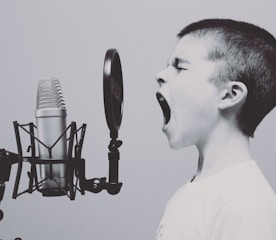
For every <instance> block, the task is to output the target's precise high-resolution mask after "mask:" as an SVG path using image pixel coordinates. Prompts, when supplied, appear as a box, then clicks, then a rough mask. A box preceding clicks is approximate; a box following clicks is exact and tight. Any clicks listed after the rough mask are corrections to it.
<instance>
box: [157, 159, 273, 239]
mask: <svg viewBox="0 0 276 240" xmlns="http://www.w3.org/2000/svg"><path fill="white" fill-rule="evenodd" d="M156 240H276V198H275V194H274V192H273V190H272V189H271V187H270V186H269V184H268V183H267V181H266V179H265V178H264V176H263V174H262V172H261V171H260V169H259V167H258V166H257V164H256V162H255V161H247V162H245V163H241V164H237V165H235V166H232V167H230V168H228V169H226V170H224V171H221V172H220V173H217V174H215V175H212V176H210V177H206V178H204V179H201V180H198V181H195V182H191V183H187V184H185V185H184V186H183V187H181V188H180V189H179V190H178V191H177V192H176V193H175V194H174V196H173V197H172V198H171V199H170V201H169V202H168V204H167V206H166V209H165V213H164V216H163V218H162V220H161V223H160V225H159V228H158V230H157V233H156Z"/></svg>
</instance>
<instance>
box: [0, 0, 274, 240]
mask: <svg viewBox="0 0 276 240" xmlns="http://www.w3.org/2000/svg"><path fill="white" fill-rule="evenodd" d="M275 8H276V3H275V1H274V0H263V1H255V2H254V1H252V0H245V1H240V0H232V1H222V0H205V1H200V0H194V1H187V0H181V1H180V0H179V1H178V0H171V1H163V2H161V1H158V0H151V1H150V0H139V1H130V0H121V1H116V0H109V1H107V0H106V1H100V0H90V1H88V0H86V1H85V0H79V1H71V0H47V1H38V0H18V1H13V0H0V79H1V92H0V104H1V105H0V106H1V108H0V109H1V113H0V148H6V149H8V150H10V151H16V143H15V136H14V132H13V126H12V121H14V120H17V121H18V122H20V123H28V122H32V121H33V122H34V121H35V117H34V110H35V103H36V91H37V86H38V81H39V80H40V79H44V78H51V77H56V78H58V79H59V80H60V82H61V85H62V89H63V93H64V96H65V99H66V103H67V108H68V117H67V121H68V122H70V121H76V122H77V123H78V124H81V123H87V124H88V129H87V133H86V139H85V142H84V150H83V157H84V158H85V159H86V165H87V169H86V176H87V177H88V178H92V177H103V176H107V174H108V160H107V145H108V143H109V132H108V129H107V126H106V122H105V116H104V109H103V93H102V68H103V60H104V55H105V52H106V50H107V49H108V48H117V49H118V51H119V53H120V56H121V61H122V67H123V76H124V84H125V105H124V117H123V122H122V126H121V131H120V138H121V139H122V140H123V141H124V144H123V146H122V147H121V160H120V180H121V181H123V183H124V185H123V188H122V190H121V192H120V194H119V195H116V196H111V195H109V194H108V193H106V192H101V193H99V194H92V193H89V192H87V193H86V194H85V195H84V196H81V195H80V194H78V195H77V198H76V200H75V201H70V200H69V199H67V198H66V197H54V198H45V197H42V196H41V195H40V194H39V193H37V192H36V193H33V194H25V195H22V196H20V197H19V198H18V199H16V200H14V199H12V198H11V195H12V190H13V186H14V179H15V173H16V167H13V170H12V175H11V179H10V181H9V183H8V184H7V187H6V193H5V197H4V201H3V202H2V204H1V205H0V208H1V209H3V210H4V211H5V218H4V220H3V221H2V222H0V239H3V240H11V239H14V238H16V237H17V236H20V237H22V239H23V240H37V239H39V240H49V239H54V240H55V239H68V240H75V239H94V240H108V239H125V240H129V239H131V240H141V239H143V240H150V239H154V235H155V230H156V228H157V226H158V223H159V221H160V218H161V217H162V214H163V210H164V207H165V205H166V203H167V201H168V199H169V198H170V197H171V195H172V194H173V192H174V191H175V190H176V189H177V188H178V187H180V186H181V185H182V184H183V183H184V182H185V181H187V180H188V179H190V178H191V177H192V176H193V174H194V172H195V170H196V165H197V153H196V151H195V149H194V148H193V147H191V148H187V149H183V150H180V151H173V150H171V149H170V148H169V147H168V144H167V140H166V137H165V136H164V135H163V133H162V132H161V125H162V113H161V110H160V108H159V106H158V104H157V101H156V99H155V91H156V90H157V84H156V82H155V75H156V73H157V72H158V71H159V70H161V69H162V68H163V67H165V66H166V63H167V60H168V58H169V57H170V54H171V52H172V50H173V48H174V46H175V43H176V34H177V33H178V31H179V30H180V29H181V28H182V27H183V26H185V25H187V24H189V23H190V22H192V21H195V20H199V19H202V18H207V17H224V18H234V19H238V20H245V21H249V22H252V23H255V24H257V25H260V26H262V27H264V28H266V29H267V30H269V31H270V32H271V33H273V34H274V35H275V34H276V27H275V20H276V17H275ZM275 120H276V113H275V111H274V112H272V113H271V114H270V115H269V116H268V117H267V118H266V120H265V121H264V122H263V124H262V125H261V126H260V127H259V128H258V130H257V132H256V136H255V139H254V140H253V141H251V148H252V155H253V157H254V158H255V159H256V160H257V161H258V163H259V165H260V166H261V168H262V169H263V171H264V173H265V175H266V176H267V179H268V181H269V182H270V183H271V185H272V187H273V188H274V189H276V177H275V174H274V172H275V171H276V163H275V161H276V159H275V147H276V145H275V138H276V137H275V126H276V123H275ZM28 170H29V165H28V164H27V165H26V167H25V168H24V171H23V175H22V181H21V189H24V188H26V187H27V180H28V179H27V175H26V171H28Z"/></svg>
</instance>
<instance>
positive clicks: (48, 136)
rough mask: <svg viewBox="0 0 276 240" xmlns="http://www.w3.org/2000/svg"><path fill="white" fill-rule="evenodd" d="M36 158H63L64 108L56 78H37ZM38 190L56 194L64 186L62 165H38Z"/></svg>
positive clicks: (65, 154) (64, 154)
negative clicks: (37, 140) (37, 154)
mask: <svg viewBox="0 0 276 240" xmlns="http://www.w3.org/2000/svg"><path fill="white" fill-rule="evenodd" d="M35 116H36V123H37V135H38V139H39V140H40V141H41V142H43V144H44V145H43V144H41V143H39V144H38V152H39V158H40V159H43V160H65V159H66V158H67V144H66V141H67V137H66V116H67V112H66V107H65V102H64V98H63V95H62V91H61V88H60V83H59V81H58V80H57V79H50V80H41V81H40V82H39V87H38V94H37V109H36V111H35ZM40 174H41V178H42V179H46V180H45V181H44V182H43V183H42V189H43V190H45V191H47V192H48V193H49V194H50V195H56V194H55V193H58V192H60V189H61V188H64V187H66V185H67V181H66V166H65V164H62V163H58V164H41V165H40ZM57 195H59V194H57Z"/></svg>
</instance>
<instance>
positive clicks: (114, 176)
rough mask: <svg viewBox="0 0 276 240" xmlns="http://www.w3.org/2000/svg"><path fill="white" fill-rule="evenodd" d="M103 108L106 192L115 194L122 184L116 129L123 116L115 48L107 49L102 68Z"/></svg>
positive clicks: (119, 65)
mask: <svg viewBox="0 0 276 240" xmlns="http://www.w3.org/2000/svg"><path fill="white" fill-rule="evenodd" d="M103 90H104V108H105V116H106V122H107V126H108V128H109V130H110V138H111V141H110V144H109V146H108V148H109V153H108V159H109V182H108V184H107V186H106V188H107V191H108V193H110V194H117V193H118V192H119V191H120V189H121V186H122V183H119V182H118V172H119V159H120V154H119V151H118V148H119V147H120V146H121V145H122V141H120V140H117V138H118V131H119V128H120V126H121V122H122V116H123V100H124V99H123V98H124V94H123V75H122V67H121V61H120V57H119V54H118V51H117V50H116V49H108V50H107V52H106V55H105V60H104V69H103Z"/></svg>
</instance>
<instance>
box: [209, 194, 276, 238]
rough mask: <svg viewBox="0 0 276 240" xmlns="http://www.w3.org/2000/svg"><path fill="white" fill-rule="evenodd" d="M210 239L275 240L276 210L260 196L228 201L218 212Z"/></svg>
mask: <svg viewBox="0 0 276 240" xmlns="http://www.w3.org/2000/svg"><path fill="white" fill-rule="evenodd" d="M210 239H211V240H275V239H276V210H275V208H274V205H273V204H272V203H271V202H269V201H267V200H265V199H262V198H261V197H260V198H259V197H255V196H254V197H253V196H248V197H242V198H238V199H235V200H232V201H230V202H229V203H228V204H227V205H226V206H225V207H224V208H222V210H221V211H220V213H219V214H218V216H217V217H216V219H215V221H214V224H213V226H212V229H211V233H210Z"/></svg>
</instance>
